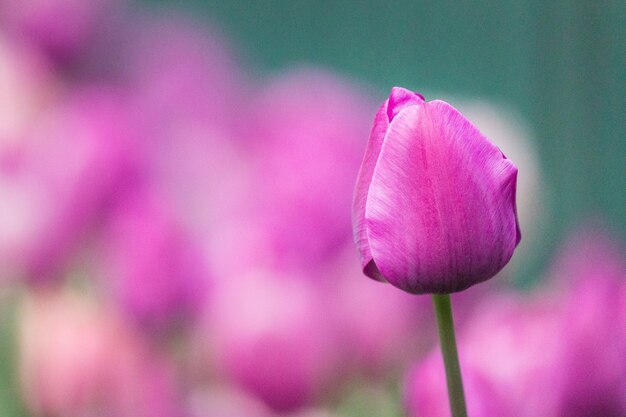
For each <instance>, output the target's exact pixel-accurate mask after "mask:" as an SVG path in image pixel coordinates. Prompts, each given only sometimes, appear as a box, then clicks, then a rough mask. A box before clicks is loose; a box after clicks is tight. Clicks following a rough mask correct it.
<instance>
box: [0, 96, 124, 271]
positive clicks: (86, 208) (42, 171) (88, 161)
mask: <svg viewBox="0 0 626 417" xmlns="http://www.w3.org/2000/svg"><path fill="white" fill-rule="evenodd" d="M119 100H120V98H119V97H116V95H115V94H111V93H108V92H104V91H103V90H97V89H94V90H90V91H82V92H80V93H77V94H73V95H72V96H71V97H68V98H67V99H66V100H64V101H63V102H62V103H59V105H58V106H56V107H55V108H53V109H48V110H47V111H46V112H45V113H44V114H41V115H40V117H38V118H36V119H35V120H33V121H32V122H31V125H30V128H29V129H28V131H27V132H25V133H24V135H23V136H21V137H20V138H19V139H18V140H16V141H14V142H12V143H9V144H6V145H4V144H3V146H2V148H1V149H0V161H1V165H0V166H1V167H2V169H1V170H0V209H1V212H2V216H0V218H1V219H2V220H1V222H0V229H2V230H3V231H4V233H2V234H0V265H2V267H1V268H0V269H1V270H2V271H3V272H2V273H6V272H7V271H9V273H11V274H13V275H15V276H20V275H21V276H26V277H27V278H28V279H30V280H45V279H48V278H50V277H57V276H58V275H59V273H60V272H61V271H60V269H61V268H62V267H63V262H64V261H66V260H67V258H68V257H69V256H70V255H71V254H72V253H73V251H74V250H75V249H77V244H78V243H79V242H80V240H81V238H83V237H84V236H85V234H87V232H88V231H89V229H90V227H91V226H93V224H94V222H95V220H96V219H97V217H98V216H99V215H100V214H102V211H103V210H104V208H105V207H106V205H107V203H108V202H109V201H110V200H111V199H113V198H115V197H116V195H117V194H119V193H121V192H122V189H123V187H124V186H125V183H126V182H127V181H129V178H132V175H131V174H130V172H132V170H133V169H134V168H133V167H134V164H133V163H132V159H133V158H132V156H131V155H130V152H129V150H128V146H129V144H130V141H131V139H130V138H131V137H132V136H133V129H132V127H131V126H132V123H130V121H129V120H128V118H127V115H126V114H125V113H124V110H123V106H122V105H121V104H120V101H119Z"/></svg>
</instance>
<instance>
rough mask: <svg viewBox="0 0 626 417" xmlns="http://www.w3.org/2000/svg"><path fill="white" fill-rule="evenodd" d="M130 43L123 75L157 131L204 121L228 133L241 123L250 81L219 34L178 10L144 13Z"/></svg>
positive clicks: (131, 24)
mask: <svg viewBox="0 0 626 417" xmlns="http://www.w3.org/2000/svg"><path fill="white" fill-rule="evenodd" d="M124 43H125V44H124V45H123V46H122V57H121V58H120V59H121V61H122V62H123V63H124V66H123V68H122V72H123V73H124V75H123V76H124V77H125V78H126V82H127V85H128V86H129V88H130V90H131V92H133V94H135V96H136V97H135V98H136V100H137V103H136V104H137V105H138V107H139V109H140V111H141V113H142V114H141V115H140V116H144V117H146V118H147V119H148V120H147V121H148V123H150V126H151V127H152V128H153V130H154V132H159V131H160V130H161V128H162V127H163V126H167V125H170V124H172V123H174V124H179V123H180V124H182V125H183V126H184V125H186V124H191V125H192V126H194V124H195V123H198V122H199V121H202V122H203V123H208V124H209V125H210V126H212V127H213V129H215V130H216V131H218V132H221V133H222V134H223V133H224V132H225V131H230V130H231V128H232V123H234V122H236V123H241V118H240V117H239V114H240V111H241V108H240V106H241V104H242V102H241V101H242V99H241V97H242V96H243V93H244V91H245V86H244V84H243V83H244V77H243V74H242V73H241V71H240V70H239V67H238V65H237V62H236V60H235V58H234V56H233V54H232V52H231V51H230V50H229V49H228V47H227V45H226V44H225V41H224V39H223V38H222V37H221V36H220V35H219V34H218V33H217V32H216V31H213V30H210V29H209V28H208V27H206V25H201V24H199V22H196V21H194V20H193V19H191V18H189V17H187V16H184V15H183V14H181V13H180V12H177V11H175V10H161V11H157V12H155V11H153V12H152V13H145V12H144V13H143V14H137V15H136V16H133V19H132V21H131V22H128V33H127V34H126V38H125V39H124ZM139 109H138V110H139Z"/></svg>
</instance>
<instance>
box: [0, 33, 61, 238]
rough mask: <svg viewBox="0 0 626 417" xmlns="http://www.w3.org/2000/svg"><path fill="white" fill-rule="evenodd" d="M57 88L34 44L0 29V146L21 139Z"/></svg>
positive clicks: (51, 100)
mask: <svg viewBox="0 0 626 417" xmlns="http://www.w3.org/2000/svg"><path fill="white" fill-rule="evenodd" d="M59 90H60V83H59V80H58V79H57V78H56V77H55V75H54V73H53V72H52V66H51V64H50V62H48V60H46V59H45V57H44V56H42V54H41V53H39V51H37V49H36V48H34V47H33V46H32V45H31V44H29V43H28V42H23V41H21V40H19V39H16V38H15V37H14V36H13V37H12V36H8V35H7V34H5V33H2V32H0V91H2V94H0V109H2V111H1V112H0V149H6V147H7V146H8V145H9V144H10V142H13V141H18V140H20V138H21V136H22V135H23V133H24V130H26V129H27V128H28V127H29V125H30V124H32V122H33V120H34V119H35V118H36V117H37V115H38V114H39V113H40V112H41V111H42V110H44V109H45V108H46V106H47V105H49V104H50V103H52V102H53V101H54V98H55V97H56V95H57V93H58V92H59ZM0 152H2V151H0ZM2 163H3V162H2V159H0V166H2V165H1V164H2ZM0 169H1V168H0ZM0 234H2V233H1V232H0Z"/></svg>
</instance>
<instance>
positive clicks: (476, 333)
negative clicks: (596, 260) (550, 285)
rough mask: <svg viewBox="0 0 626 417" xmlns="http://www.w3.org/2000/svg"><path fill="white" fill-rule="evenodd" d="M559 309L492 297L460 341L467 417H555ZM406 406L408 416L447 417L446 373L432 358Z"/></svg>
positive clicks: (413, 381) (413, 380)
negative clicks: (471, 416)
mask: <svg viewBox="0 0 626 417" xmlns="http://www.w3.org/2000/svg"><path fill="white" fill-rule="evenodd" d="M559 313H560V310H559V307H558V303H555V302H553V300H551V299H549V298H545V299H543V300H542V299H529V300H525V299H523V298H521V297H519V296H516V295H513V294H502V295H500V296H495V295H493V296H492V297H491V298H490V300H488V301H487V300H485V301H484V302H483V304H482V305H481V306H479V308H477V311H476V314H475V315H474V316H473V317H472V318H471V319H470V320H468V321H467V322H466V323H465V331H464V332H462V333H461V334H460V337H459V352H460V356H461V358H460V359H461V372H462V373H463V378H464V383H465V391H466V399H467V405H468V413H469V415H476V416H503V417H533V416H535V417H536V416H542V417H556V416H557V415H558V414H555V410H556V405H557V402H558V399H557V397H556V393H558V390H559V388H560V386H561V385H560V384H561V378H560V368H559V364H560V354H561V348H562V341H561V340H560V337H559V332H560V331H561V329H560V328H559V325H560V315H559ZM407 384H408V385H407V388H406V397H405V403H406V404H407V407H408V410H409V411H410V412H411V414H410V415H416V416H418V415H420V416H421V415H428V416H431V415H432V416H439V415H442V416H448V415H449V408H448V404H447V395H446V393H447V390H446V381H445V373H444V372H443V365H442V363H441V359H440V355H439V354H438V352H434V353H433V354H431V355H430V359H426V360H425V362H422V363H421V364H419V365H416V367H415V368H414V369H413V371H412V373H411V375H410V376H409V377H408V380H407Z"/></svg>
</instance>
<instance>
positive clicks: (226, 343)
mask: <svg viewBox="0 0 626 417" xmlns="http://www.w3.org/2000/svg"><path fill="white" fill-rule="evenodd" d="M315 294H316V292H315V290H314V288H313V287H312V286H311V285H310V281H309V280H305V279H287V278H285V277H281V276H277V273H275V272H272V271H261V270H257V271H250V272H249V273H248V275H242V276H237V277H230V278H229V279H227V280H223V281H219V282H217V283H216V287H215V298H214V300H213V303H212V306H211V307H210V311H209V313H210V315H209V317H208V322H207V328H208V332H207V334H206V336H205V337H204V339H205V341H204V342H201V343H202V344H204V345H205V346H207V347H208V348H210V350H211V351H212V352H213V353H214V355H215V356H214V358H215V360H216V361H217V363H216V366H217V368H218V371H219V372H220V373H221V374H222V375H223V376H224V378H225V379H227V380H230V381H233V382H234V383H236V384H237V385H238V386H240V387H242V388H244V389H245V390H247V391H248V392H250V393H253V394H255V395H257V396H258V397H259V398H261V399H262V400H263V401H264V402H265V403H266V404H268V405H269V406H270V407H272V408H273V409H275V410H277V411H293V410H296V409H298V408H300V407H302V406H305V405H308V404H311V403H312V402H315V401H316V400H319V398H320V396H322V395H323V394H325V393H327V392H328V391H329V390H330V388H329V385H330V384H331V382H332V381H333V380H334V370H335V369H336V362H337V352H336V348H335V346H334V339H333V337H332V336H333V335H332V331H331V328H330V326H329V325H328V318H327V315H326V314H325V308H324V304H322V300H320V299H318V298H317V297H316V295H315Z"/></svg>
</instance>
